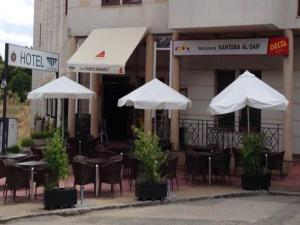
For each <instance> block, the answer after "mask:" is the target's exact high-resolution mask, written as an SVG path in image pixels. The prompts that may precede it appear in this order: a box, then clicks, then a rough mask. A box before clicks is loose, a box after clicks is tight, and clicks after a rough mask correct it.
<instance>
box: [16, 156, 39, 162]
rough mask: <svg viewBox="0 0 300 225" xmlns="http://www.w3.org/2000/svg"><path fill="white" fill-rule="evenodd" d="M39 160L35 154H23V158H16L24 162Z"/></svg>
mask: <svg viewBox="0 0 300 225" xmlns="http://www.w3.org/2000/svg"><path fill="white" fill-rule="evenodd" d="M38 160H40V159H39V157H38V156H37V155H28V156H25V157H24V158H22V159H20V160H18V161H19V162H26V161H38Z"/></svg>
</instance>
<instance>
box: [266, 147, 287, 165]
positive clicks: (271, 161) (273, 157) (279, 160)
mask: <svg viewBox="0 0 300 225" xmlns="http://www.w3.org/2000/svg"><path fill="white" fill-rule="evenodd" d="M284 153H285V152H284V151H283V152H278V153H272V154H270V155H269V157H268V168H269V169H273V170H276V169H282V166H283V158H284Z"/></svg>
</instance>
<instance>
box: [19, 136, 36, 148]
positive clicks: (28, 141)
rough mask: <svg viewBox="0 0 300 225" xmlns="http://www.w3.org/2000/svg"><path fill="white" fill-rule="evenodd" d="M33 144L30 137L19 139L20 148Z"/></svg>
mask: <svg viewBox="0 0 300 225" xmlns="http://www.w3.org/2000/svg"><path fill="white" fill-rule="evenodd" d="M32 145H33V140H32V138H24V139H22V140H21V141H20V146H21V147H22V148H26V147H31V146H32Z"/></svg>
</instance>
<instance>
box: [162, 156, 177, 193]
mask: <svg viewBox="0 0 300 225" xmlns="http://www.w3.org/2000/svg"><path fill="white" fill-rule="evenodd" d="M177 162H178V158H177V156H171V157H169V158H168V159H167V162H166V165H165V166H163V168H162V172H161V174H162V176H163V177H165V178H166V179H168V180H170V182H171V189H172V190H173V189H174V185H173V179H175V180H176V185H177V189H179V185H178V179H177Z"/></svg>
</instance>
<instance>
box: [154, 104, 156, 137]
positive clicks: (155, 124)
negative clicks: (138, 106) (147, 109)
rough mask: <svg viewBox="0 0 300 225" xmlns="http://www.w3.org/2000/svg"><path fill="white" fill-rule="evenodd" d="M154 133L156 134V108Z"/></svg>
mask: <svg viewBox="0 0 300 225" xmlns="http://www.w3.org/2000/svg"><path fill="white" fill-rule="evenodd" d="M154 134H156V110H154Z"/></svg>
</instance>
